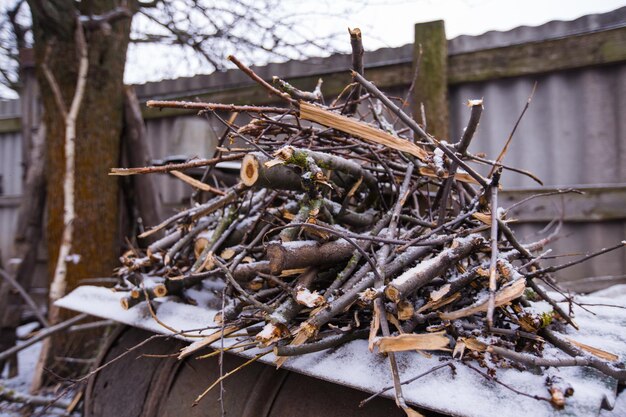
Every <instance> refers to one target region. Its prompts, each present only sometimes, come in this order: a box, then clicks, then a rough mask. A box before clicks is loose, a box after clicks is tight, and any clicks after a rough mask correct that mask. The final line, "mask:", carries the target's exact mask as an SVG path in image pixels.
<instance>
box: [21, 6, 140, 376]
mask: <svg viewBox="0 0 626 417" xmlns="http://www.w3.org/2000/svg"><path fill="white" fill-rule="evenodd" d="M28 3H29V6H30V9H31V12H32V17H33V34H34V41H35V42H34V49H35V59H36V63H37V69H38V71H37V77H38V81H39V85H40V86H41V92H42V94H41V96H42V101H43V106H44V124H45V126H46V136H47V138H46V154H47V164H48V178H47V179H48V184H47V189H48V209H47V214H48V224H47V233H48V235H47V238H48V251H49V254H48V258H49V259H50V260H56V259H57V256H58V251H59V244H60V241H61V235H62V232H63V227H64V225H63V175H64V171H65V160H64V158H65V155H64V140H65V123H64V118H63V115H62V113H61V112H60V109H59V106H58V105H57V103H56V101H55V98H54V94H53V92H52V91H51V89H50V84H49V82H48V81H47V80H46V78H45V76H44V74H43V71H42V70H41V68H42V64H43V63H44V60H45V59H47V61H46V65H47V66H48V68H49V69H50V71H51V72H52V74H53V75H54V78H55V79H56V81H57V83H58V85H59V88H60V91H61V96H62V97H63V100H64V102H65V105H66V107H67V108H69V104H70V101H71V99H72V97H73V95H74V89H75V87H76V77H77V71H78V57H77V48H76V44H75V38H74V32H75V28H76V20H75V19H76V15H77V13H80V15H84V16H90V15H99V14H103V13H106V12H108V11H111V10H113V9H114V8H116V7H119V6H123V5H125V4H126V3H127V2H125V1H123V0H92V1H82V2H75V1H73V0H48V1H45V2H43V1H38V0H29V2H28ZM77 9H78V10H77ZM129 32H130V19H129V18H123V19H119V20H116V21H113V22H109V23H107V24H105V25H100V26H98V27H95V28H93V29H91V30H88V31H86V33H85V37H86V40H87V44H88V51H89V71H88V77H87V83H86V90H85V95H84V98H83V101H82V105H81V109H80V112H79V114H78V118H77V120H76V164H75V178H76V183H75V212H76V220H75V222H74V230H75V231H76V232H75V233H74V235H73V242H72V254H76V255H78V256H77V257H74V259H77V260H78V262H77V263H72V262H69V263H68V270H67V286H66V289H67V291H70V290H72V289H73V288H75V287H76V286H77V285H78V282H79V280H80V279H82V278H88V277H96V276H107V275H109V274H110V273H111V271H112V270H113V268H114V266H115V265H116V263H117V259H116V258H117V254H118V252H119V249H118V248H117V244H118V239H117V237H118V182H117V181H115V180H112V179H111V178H110V177H109V176H108V175H107V172H108V170H109V168H110V167H112V166H116V165H117V164H118V162H119V149H120V136H121V132H122V124H123V109H124V106H123V97H124V95H123V92H124V90H123V74H124V65H125V61H126V49H127V46H128V42H129ZM48 48H49V49H50V51H51V53H49V54H48V55H49V56H48V57H47V58H46V50H47V49H48ZM54 268H55V262H50V263H49V275H50V276H52V275H53V272H54ZM65 318H66V317H64V316H63V315H62V316H61V317H59V319H60V320H63V319H65ZM63 344H65V343H59V341H58V340H53V342H52V345H54V346H61V345H63ZM81 344H82V342H78V341H75V343H71V344H70V346H65V347H64V349H68V348H69V349H71V347H72V345H73V346H75V347H78V346H81ZM64 354H67V352H64ZM54 356H55V354H54V352H52V353H51V355H50V357H51V358H54ZM60 356H64V355H60ZM51 365H52V364H50V363H49V364H47V366H51ZM52 369H53V370H56V371H59V369H58V368H56V367H54V366H52ZM35 385H37V384H35Z"/></svg>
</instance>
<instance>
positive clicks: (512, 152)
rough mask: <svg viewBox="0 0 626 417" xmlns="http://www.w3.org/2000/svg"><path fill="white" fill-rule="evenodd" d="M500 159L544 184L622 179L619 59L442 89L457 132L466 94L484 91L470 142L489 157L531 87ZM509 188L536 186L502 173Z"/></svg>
mask: <svg viewBox="0 0 626 417" xmlns="http://www.w3.org/2000/svg"><path fill="white" fill-rule="evenodd" d="M534 82H537V90H536V93H535V95H534V97H533V100H532V102H531V104H530V107H529V108H528V110H527V112H526V114H525V115H524V118H523V119H522V121H521V123H520V125H519V127H518V129H517V132H516V133H515V136H514V139H513V142H512V145H511V147H510V149H509V151H508V154H507V157H506V161H505V162H506V163H508V164H510V165H512V166H516V167H523V168H524V169H528V170H530V171H532V172H533V173H534V174H536V175H537V176H539V177H540V178H541V179H542V180H543V181H544V183H545V184H546V185H564V184H604V183H618V182H626V143H625V142H624V133H626V117H625V115H626V64H621V65H614V66H607V67H600V68H584V69H581V70H576V71H567V72H558V73H553V74H546V75H541V76H531V77H516V78H509V79H501V80H491V81H488V82H482V83H471V84H464V85H459V86H454V87H452V88H451V89H450V107H451V112H450V116H451V119H450V123H451V130H450V131H451V132H454V134H456V136H458V137H460V135H461V132H462V130H463V128H464V127H465V124H466V123H467V118H468V115H469V111H468V109H467V107H466V106H465V102H466V101H467V99H468V98H484V106H485V111H484V112H483V117H482V120H481V123H480V126H479V127H478V130H477V133H476V136H475V138H474V140H473V142H472V145H471V147H470V151H473V152H485V153H487V155H490V156H493V157H495V156H497V155H498V153H499V152H500V150H501V149H502V147H503V145H504V143H505V142H506V140H507V138H508V136H509V133H510V132H511V129H512V128H513V126H514V124H515V121H516V120H517V118H518V117H519V115H520V112H521V111H522V109H523V107H524V105H525V104H526V101H527V99H528V97H529V95H530V93H531V91H532V88H533V84H534ZM504 180H505V183H506V184H507V186H509V187H522V186H534V185H536V184H535V183H534V182H533V181H532V180H531V179H530V178H528V177H525V176H521V175H517V174H513V173H507V174H506V176H505V177H504Z"/></svg>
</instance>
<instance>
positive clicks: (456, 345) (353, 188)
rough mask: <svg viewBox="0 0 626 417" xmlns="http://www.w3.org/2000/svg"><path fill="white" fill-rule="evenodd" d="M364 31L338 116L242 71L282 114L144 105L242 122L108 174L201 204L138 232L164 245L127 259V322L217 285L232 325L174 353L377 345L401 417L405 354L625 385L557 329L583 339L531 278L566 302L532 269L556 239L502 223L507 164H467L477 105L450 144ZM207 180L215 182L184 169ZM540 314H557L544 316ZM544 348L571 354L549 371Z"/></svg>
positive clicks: (623, 377) (282, 355)
mask: <svg viewBox="0 0 626 417" xmlns="http://www.w3.org/2000/svg"><path fill="white" fill-rule="evenodd" d="M358 35H359V34H358V33H357V32H356V31H354V33H353V34H352V37H353V40H355V39H356V42H355V44H356V46H357V47H356V51H357V53H355V57H356V58H355V63H356V64H355V65H354V69H355V71H353V72H352V76H353V80H354V83H352V84H350V85H349V86H348V87H347V88H346V89H345V90H344V92H343V93H342V94H341V95H340V97H338V98H336V99H335V100H333V101H332V102H331V103H327V102H326V101H325V100H324V98H323V96H322V94H321V91H320V88H319V86H318V88H317V89H316V90H315V91H314V92H304V91H300V90H298V89H296V88H295V87H293V86H291V85H289V84H288V83H287V82H285V81H283V80H281V79H278V78H274V83H273V85H272V84H269V83H267V82H265V81H263V80H261V79H260V78H259V77H258V76H257V75H256V74H255V73H254V72H253V71H252V70H251V69H250V68H247V67H246V66H244V65H243V64H241V63H240V62H238V61H237V60H236V59H235V58H233V57H231V61H233V62H234V63H235V64H237V66H238V67H239V68H240V69H242V70H243V71H244V72H245V73H247V74H248V75H249V76H250V77H251V78H252V79H254V80H255V81H257V82H258V83H259V84H260V85H261V86H263V87H264V88H265V89H267V91H269V92H270V93H271V94H274V95H276V96H278V97H280V98H281V99H282V100H284V101H285V102H286V104H287V106H286V107H258V106H237V105H224V104H213V103H190V102H149V103H148V105H149V106H152V107H161V108H162V107H177V108H193V109H198V110H199V111H201V112H215V114H216V115H217V116H218V117H220V116H219V115H220V114H222V115H223V114H224V112H239V113H240V114H241V113H244V114H247V115H249V116H250V119H249V122H247V123H246V124H245V125H240V126H236V125H235V124H234V123H233V122H232V120H234V118H231V121H230V122H228V121H226V120H224V123H225V126H227V129H228V130H227V134H226V135H225V136H224V137H223V138H222V142H221V143H220V146H219V147H218V151H217V154H216V155H215V157H214V158H211V159H198V160H193V161H190V162H187V163H183V164H178V165H168V166H162V167H146V168H131V169H115V170H113V174H117V175H130V174H141V173H148V172H165V171H168V172H172V173H174V174H175V175H176V176H177V177H179V178H181V179H183V180H185V181H187V182H189V183H190V184H192V185H195V186H197V187H199V188H200V189H202V190H204V191H206V194H208V196H209V197H208V198H207V199H205V200H204V201H205V202H201V203H196V204H194V205H192V206H191V207H189V208H187V209H186V210H182V211H180V212H178V213H177V214H176V215H174V216H173V217H170V218H169V219H167V220H165V221H164V222H162V223H161V224H159V225H158V226H156V227H154V228H152V229H150V230H148V231H147V232H145V233H143V235H142V236H141V237H147V236H149V235H152V234H154V233H157V232H158V233H163V234H164V235H163V237H161V238H160V239H159V240H157V241H155V242H154V243H152V244H151V245H150V246H149V247H147V249H145V250H141V249H133V250H132V251H129V252H128V253H127V255H126V256H124V257H123V267H121V268H120V269H119V276H120V279H121V281H120V284H119V285H118V290H120V291H122V290H125V291H128V293H127V295H126V296H125V297H124V298H123V300H122V305H123V308H125V309H128V308H131V307H133V306H134V305H136V304H138V303H142V302H145V301H146V300H152V299H154V298H158V297H165V296H175V297H178V298H179V299H180V300H182V301H184V302H190V303H193V302H194V300H193V299H192V297H191V296H190V295H189V292H188V290H189V289H190V288H196V289H197V288H202V287H199V285H200V284H201V283H203V282H205V283H206V281H211V280H212V281H220V282H224V283H225V286H223V289H219V290H216V291H215V292H216V293H217V294H216V295H217V296H220V295H221V294H223V295H224V296H223V298H222V299H221V301H220V303H221V312H220V314H219V315H218V318H217V319H216V321H217V322H218V324H219V325H221V326H222V328H221V329H219V330H217V331H216V332H215V333H214V334H213V335H212V336H209V337H207V338H206V339H204V340H202V341H201V342H197V343H194V344H192V345H191V346H190V347H188V348H187V349H186V350H184V351H183V354H182V356H185V355H188V354H191V353H192V352H195V351H197V350H198V349H199V348H200V347H203V346H207V345H208V344H210V343H212V342H215V341H216V340H218V339H219V338H220V337H225V336H227V335H229V334H231V333H233V332H236V331H239V330H241V329H247V330H248V332H247V334H248V335H249V339H248V340H247V342H248V347H253V346H254V347H264V348H271V349H267V350H268V351H272V349H273V352H274V353H275V354H276V356H277V358H278V359H277V364H278V365H281V364H282V363H283V362H284V361H285V360H288V358H289V357H292V356H294V355H302V354H306V353H310V352H315V351H320V350H324V349H329V348H332V347H336V346H338V345H340V344H343V343H346V342H348V341H351V340H354V339H358V338H362V339H369V346H370V349H371V350H372V351H373V352H380V353H384V354H386V355H387V357H388V359H389V361H390V363H391V368H392V371H393V377H394V381H395V390H396V400H397V403H398V405H399V406H400V407H402V408H403V409H405V411H407V414H409V415H414V414H411V413H413V411H412V410H410V408H408V407H407V405H406V404H405V402H404V400H403V397H402V387H401V384H400V381H399V378H398V373H397V366H396V363H395V357H394V352H398V351H409V350H420V351H441V352H444V353H443V354H444V355H449V356H454V357H457V358H460V357H465V359H464V360H477V361H478V362H479V363H480V364H482V365H484V366H486V367H493V365H487V364H485V361H486V360H487V358H491V362H490V363H493V364H497V363H499V364H502V363H508V364H509V365H511V364H518V365H516V366H522V367H523V366H524V365H537V366H571V365H584V366H590V367H594V368H596V369H598V370H600V371H602V372H604V373H605V374H607V375H610V376H612V377H615V378H617V379H618V380H620V381H626V371H624V370H623V369H620V368H619V367H618V366H616V363H615V362H614V361H616V360H617V357H615V356H614V355H611V354H609V353H607V352H603V351H601V350H598V349H593V348H591V347H588V346H585V345H582V344H579V343H573V342H572V341H571V340H567V339H565V338H563V337H561V336H558V335H557V334H556V333H555V332H554V329H556V328H558V327H559V326H564V325H570V326H574V327H576V326H577V325H576V323H575V322H574V320H573V319H572V318H570V316H569V315H568V313H566V312H565V311H563V309H562V308H561V307H560V306H559V305H558V304H557V302H555V300H553V299H552V298H551V297H550V296H549V294H548V293H546V291H545V290H544V289H542V287H541V286H539V285H538V282H537V281H542V282H543V283H544V285H547V286H549V287H552V288H554V289H557V288H558V287H557V286H556V283H555V282H554V280H553V278H552V277H551V275H550V274H551V273H552V272H554V271H555V270H557V269H558V268H560V267H546V268H544V267H542V266H541V265H540V264H541V260H540V258H541V255H540V254H541V253H542V252H543V251H544V247H545V246H546V244H547V243H549V241H550V239H551V237H548V238H545V239H543V240H540V241H536V242H531V243H528V244H522V243H520V242H519V241H518V240H517V238H516V236H515V234H514V233H513V231H512V230H511V228H510V227H509V224H508V222H509V221H508V220H507V210H504V209H502V208H498V187H499V178H500V174H501V172H502V170H503V169H507V167H505V166H504V165H503V164H502V162H501V159H502V156H504V152H503V154H502V155H500V157H498V159H497V160H495V161H490V160H486V159H484V158H480V157H477V156H474V155H471V154H469V153H468V151H467V149H468V146H469V144H470V141H471V139H472V137H473V135H474V132H475V131H476V127H477V126H478V122H479V119H480V116H481V112H482V110H483V107H482V101H481V100H473V101H469V102H468V105H469V108H470V112H469V123H468V125H467V128H466V129H465V130H464V132H463V133H462V135H460V136H461V137H460V139H459V140H458V142H456V143H455V144H451V143H447V142H445V141H443V140H438V139H437V138H435V137H433V136H431V135H429V134H428V133H427V132H426V131H425V130H424V129H423V127H422V126H421V125H420V124H419V123H418V122H417V121H415V120H413V119H412V118H411V117H410V116H409V115H408V114H407V113H406V111H405V104H406V103H405V101H403V100H397V99H394V98H390V97H388V96H386V95H385V94H383V93H382V92H381V91H380V90H379V89H378V88H377V87H376V86H375V85H373V84H372V83H371V82H369V81H367V80H366V78H365V77H364V76H363V75H362V65H359V59H358V57H359V54H358V45H359V36H358ZM320 85H321V83H320ZM225 139H228V141H226V140H225ZM229 143H230V145H229ZM234 144H245V146H244V147H242V145H234ZM237 146H238V147H237ZM234 160H239V161H241V170H240V180H239V181H238V183H237V184H236V185H234V186H224V185H220V184H219V183H218V182H213V185H209V184H208V183H209V182H210V181H206V180H207V179H211V178H212V172H213V171H214V166H215V164H216V163H218V162H222V161H234ZM470 163H472V164H475V163H479V164H482V167H483V168H482V169H483V171H482V172H483V173H484V172H487V171H489V174H488V175H484V174H483V175H481V174H479V173H478V172H477V171H476V169H475V167H476V166H477V165H470ZM200 166H206V167H207V168H206V170H205V172H204V175H203V180H205V181H198V180H197V179H194V178H192V177H189V176H187V175H186V174H183V173H182V172H181V171H183V170H185V169H189V168H193V167H200ZM485 167H486V168H485ZM520 172H521V171H520ZM618 246H622V244H621V243H620V244H619V245H618ZM618 246H616V247H618ZM613 249H615V248H613ZM595 255H597V254H594V255H593V256H595ZM577 262H578V261H577ZM565 266H567V265H563V266H562V267H565ZM147 276H150V277H152V279H150V280H146V279H145V277H147ZM196 291H197V290H196ZM205 291H208V290H205ZM535 300H544V301H546V302H547V303H549V304H550V305H551V307H552V309H551V311H549V312H543V313H537V312H535V310H534V309H533V308H532V301H535ZM218 308H219V307H218ZM207 324H210V323H207ZM546 343H550V344H552V345H554V346H556V347H557V348H558V349H560V350H562V351H563V352H564V355H563V358H561V359H547V358H542V349H543V346H544V345H545V344H546ZM445 352H447V353H445ZM487 353H489V355H487ZM373 354H374V353H373ZM416 355H418V354H417V353H416ZM568 393H569V391H568V390H567V389H563V390H560V389H556V388H554V390H553V395H552V398H551V400H552V402H553V403H554V404H555V405H556V406H562V405H563V403H564V396H566V395H568Z"/></svg>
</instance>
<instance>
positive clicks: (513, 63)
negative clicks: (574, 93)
mask: <svg viewBox="0 0 626 417" xmlns="http://www.w3.org/2000/svg"><path fill="white" fill-rule="evenodd" d="M448 59H449V61H448V68H449V69H448V84H449V85H452V84H460V83H467V82H476V81H486V80H493V79H497V78H505V77H519V76H523V75H531V74H541V73H546V72H553V71H563V70H570V69H574V68H581V67H589V66H596V65H606V64H612V63H617V62H624V61H625V60H626V27H621V28H618V29H613V30H607V31H602V32H593V33H587V34H582V35H575V36H568V37H563V38H557V39H551V40H545V41H539V42H529V43H523V44H519V45H511V46H505V47H501V48H493V49H485V50H482V51H475V52H469V53H465V54H458V55H452V56H450V57H449V58H448Z"/></svg>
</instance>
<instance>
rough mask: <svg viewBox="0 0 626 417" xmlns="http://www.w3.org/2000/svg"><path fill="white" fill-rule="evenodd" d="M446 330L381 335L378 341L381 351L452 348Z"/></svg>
mask: <svg viewBox="0 0 626 417" xmlns="http://www.w3.org/2000/svg"><path fill="white" fill-rule="evenodd" d="M445 333H446V332H445V331H441V332H436V333H422V334H415V333H411V334H401V335H398V336H390V337H381V338H379V339H378V340H377V341H376V343H375V344H376V346H378V350H379V351H380V353H387V352H403V351H407V350H450V339H448V337H447V336H446V335H445Z"/></svg>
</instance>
